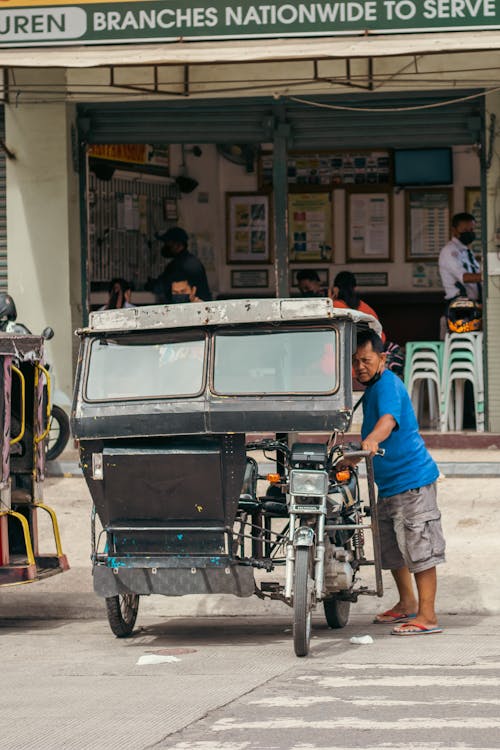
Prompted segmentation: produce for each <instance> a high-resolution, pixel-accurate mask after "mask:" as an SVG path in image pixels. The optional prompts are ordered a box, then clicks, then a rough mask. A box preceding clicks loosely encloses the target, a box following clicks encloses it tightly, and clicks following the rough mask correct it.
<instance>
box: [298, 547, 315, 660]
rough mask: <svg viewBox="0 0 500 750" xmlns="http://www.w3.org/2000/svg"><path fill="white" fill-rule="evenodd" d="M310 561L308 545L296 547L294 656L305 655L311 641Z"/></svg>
mask: <svg viewBox="0 0 500 750" xmlns="http://www.w3.org/2000/svg"><path fill="white" fill-rule="evenodd" d="M310 562H311V552H310V547H297V549H296V550H295V577H294V578H295V580H294V587H293V646H294V650H295V655H296V656H307V654H308V653H309V644H310V642H311V604H312V602H311V591H310V581H311V579H310V569H311V564H310Z"/></svg>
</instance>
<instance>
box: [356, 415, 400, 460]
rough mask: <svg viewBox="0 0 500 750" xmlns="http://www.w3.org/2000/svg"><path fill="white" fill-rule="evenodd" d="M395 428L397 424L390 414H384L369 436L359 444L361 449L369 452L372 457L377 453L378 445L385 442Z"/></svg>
mask: <svg viewBox="0 0 500 750" xmlns="http://www.w3.org/2000/svg"><path fill="white" fill-rule="evenodd" d="M396 426H397V422H396V420H395V419H394V417H393V416H392V414H384V415H383V416H382V417H380V419H379V420H378V422H377V423H376V425H375V427H374V428H373V430H372V431H371V432H370V434H369V435H367V436H366V437H365V439H364V440H363V442H362V443H361V448H362V449H363V450H364V451H370V453H371V455H372V456H374V455H375V454H376V452H377V451H378V446H379V443H383V441H384V440H387V438H388V437H389V436H390V434H391V432H392V431H393V429H394V428H395V427H396Z"/></svg>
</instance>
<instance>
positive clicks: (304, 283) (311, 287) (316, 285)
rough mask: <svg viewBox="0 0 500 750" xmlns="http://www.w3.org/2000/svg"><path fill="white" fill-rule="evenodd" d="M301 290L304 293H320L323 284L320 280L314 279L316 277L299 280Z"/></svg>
mask: <svg viewBox="0 0 500 750" xmlns="http://www.w3.org/2000/svg"><path fill="white" fill-rule="evenodd" d="M299 290H300V293H301V294H303V295H306V294H307V295H310V294H319V293H320V292H321V284H320V282H319V281H314V279H301V280H300V281H299Z"/></svg>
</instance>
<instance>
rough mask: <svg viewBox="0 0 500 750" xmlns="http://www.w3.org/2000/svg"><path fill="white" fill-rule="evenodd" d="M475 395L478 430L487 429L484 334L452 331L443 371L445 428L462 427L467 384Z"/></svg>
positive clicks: (442, 396)
mask: <svg viewBox="0 0 500 750" xmlns="http://www.w3.org/2000/svg"><path fill="white" fill-rule="evenodd" d="M467 381H468V382H470V383H471V385H472V391H473V395H474V412H475V417H476V430H477V432H484V372H483V334H482V332H481V331H479V332H476V333H448V334H446V337H445V340H444V351H443V365H442V374H441V431H442V432H446V431H447V430H462V429H463V416H464V393H465V383H466V382H467Z"/></svg>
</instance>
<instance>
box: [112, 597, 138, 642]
mask: <svg viewBox="0 0 500 750" xmlns="http://www.w3.org/2000/svg"><path fill="white" fill-rule="evenodd" d="M105 601H106V612H107V615H108V622H109V627H110V628H111V630H112V631H113V633H114V634H115V635H116V637H117V638H128V636H129V635H132V631H133V629H134V625H135V621H136V620H137V611H138V609H139V594H118V595H117V596H108V597H106V600H105Z"/></svg>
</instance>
